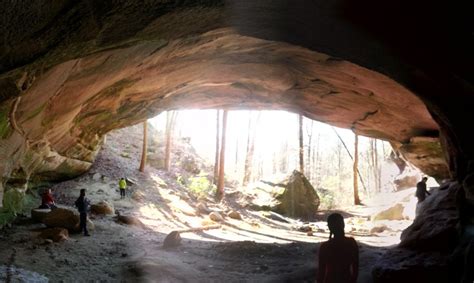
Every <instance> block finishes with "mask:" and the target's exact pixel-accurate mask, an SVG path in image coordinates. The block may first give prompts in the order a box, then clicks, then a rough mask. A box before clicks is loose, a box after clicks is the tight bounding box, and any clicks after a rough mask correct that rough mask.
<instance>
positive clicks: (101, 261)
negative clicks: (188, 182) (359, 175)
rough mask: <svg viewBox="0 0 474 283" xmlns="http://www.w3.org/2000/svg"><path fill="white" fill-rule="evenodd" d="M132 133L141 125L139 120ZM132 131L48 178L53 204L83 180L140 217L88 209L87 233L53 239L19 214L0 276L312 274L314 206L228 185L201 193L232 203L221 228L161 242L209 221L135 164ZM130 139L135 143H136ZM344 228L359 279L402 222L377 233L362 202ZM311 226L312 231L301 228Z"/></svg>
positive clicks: (318, 235) (323, 234) (3, 243)
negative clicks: (123, 191)
mask: <svg viewBox="0 0 474 283" xmlns="http://www.w3.org/2000/svg"><path fill="white" fill-rule="evenodd" d="M137 133H140V131H139V129H137ZM128 138H130V130H127V132H125V131H123V130H122V131H117V132H115V133H114V134H112V135H109V136H108V139H107V142H106V143H105V145H104V148H103V150H102V151H101V152H100V153H99V156H98V158H97V161H96V163H95V165H94V166H93V168H92V169H91V171H90V172H89V173H87V174H84V175H83V176H81V177H79V178H76V179H74V180H70V181H67V182H63V183H59V184H56V185H55V186H53V193H54V195H55V196H56V199H57V202H58V203H60V204H61V205H65V206H71V207H72V204H73V202H74V200H75V199H76V198H77V196H78V195H79V190H80V189H82V188H85V189H87V197H88V198H89V199H90V200H91V201H92V203H95V202H98V201H101V200H106V201H108V202H109V203H111V204H113V206H114V208H115V210H116V211H119V212H120V213H121V214H123V215H131V216H135V217H137V218H139V219H140V220H141V222H143V223H144V224H145V225H144V227H136V226H128V225H123V224H118V223H117V222H116V221H115V220H116V217H115V216H91V220H92V221H93V222H94V224H95V229H94V230H93V231H91V235H92V236H91V237H84V236H82V235H81V234H71V235H70V237H69V239H68V240H66V241H63V242H59V243H47V242H45V241H44V240H41V239H39V238H38V234H39V231H41V229H43V228H44V226H43V224H38V223H34V222H32V220H31V219H29V218H28V217H27V216H26V217H24V218H19V219H18V220H17V222H16V223H14V224H13V225H12V226H11V227H9V228H6V229H4V230H2V231H1V232H0V281H1V282H48V281H50V282H81V281H101V282H102V281H104V282H116V281H122V282H314V281H315V277H316V266H317V254H318V249H319V243H320V242H321V241H325V240H326V239H327V238H328V231H327V227H326V224H325V223H324V219H325V218H326V215H327V213H328V212H325V211H323V212H320V220H321V221H318V222H311V223H304V222H301V221H298V220H294V219H288V218H284V217H281V218H280V217H275V215H273V214H269V213H267V212H260V211H251V210H247V209H245V208H243V207H242V206H240V205H239V204H238V202H237V201H236V196H237V195H238V194H237V193H231V194H229V196H228V199H227V201H225V202H223V203H215V202H213V201H210V200H209V201H207V202H206V205H207V206H208V208H209V209H210V210H213V211H217V212H220V213H221V214H222V215H226V213H227V212H228V211H230V210H236V211H238V212H239V213H240V215H241V216H242V220H236V219H231V218H230V217H225V218H224V221H223V222H220V223H218V224H221V225H222V226H221V228H219V229H212V230H207V231H202V232H188V233H182V234H181V236H182V238H183V240H182V244H181V245H180V246H179V247H177V248H175V249H163V248H162V244H163V240H164V238H165V236H166V235H167V234H168V233H169V232H171V231H173V230H179V229H186V228H191V227H199V226H203V225H210V224H216V223H214V222H213V221H211V220H210V219H209V217H208V215H207V214H200V213H199V212H198V210H197V209H196V207H197V204H198V200H197V199H196V198H195V197H193V196H192V195H190V194H189V193H188V192H187V191H186V190H185V189H184V188H182V187H181V186H179V185H178V184H177V183H176V178H175V174H174V172H169V173H165V172H163V171H160V170H156V169H153V168H147V170H146V172H144V173H140V172H138V170H136V168H137V167H138V158H139V156H140V148H138V147H137V146H129V144H130V143H128V140H127V139H128ZM137 144H138V143H137ZM122 176H126V177H127V178H132V179H133V180H135V184H134V185H131V187H130V189H129V190H128V195H127V198H126V199H125V200H121V199H120V196H119V194H118V188H117V182H118V179H119V178H120V177H122ZM345 216H346V231H347V234H348V236H352V237H354V238H355V239H356V240H357V241H358V242H359V247H360V276H359V280H358V282H371V274H370V272H371V267H372V266H373V264H374V263H375V262H376V261H377V259H378V258H379V257H380V256H381V254H383V252H384V251H385V250H386V249H387V248H388V247H389V246H390V245H393V244H395V243H396V242H397V241H398V239H399V235H400V231H401V230H402V229H403V228H404V227H406V226H407V225H409V221H406V220H402V221H389V222H390V223H388V222H386V223H385V224H386V225H387V226H388V228H387V229H384V231H383V232H381V233H378V234H371V233H369V230H370V228H371V227H373V226H374V224H373V223H371V222H370V221H368V220H367V219H368V217H369V215H368V214H367V211H366V209H365V210H364V209H352V210H350V211H349V209H348V213H346V214H345ZM301 227H310V228H311V230H312V231H313V234H312V235H308V234H307V233H306V232H302V231H300V228H301Z"/></svg>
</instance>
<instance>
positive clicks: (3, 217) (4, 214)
mask: <svg viewBox="0 0 474 283" xmlns="http://www.w3.org/2000/svg"><path fill="white" fill-rule="evenodd" d="M14 219H15V214H14V213H12V212H10V211H1V212H0V227H3V226H5V224H7V223H10V222H12V221H13V220H14Z"/></svg>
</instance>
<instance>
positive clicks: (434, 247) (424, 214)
mask: <svg viewBox="0 0 474 283" xmlns="http://www.w3.org/2000/svg"><path fill="white" fill-rule="evenodd" d="M459 189H460V185H459V183H457V182H453V183H449V184H446V185H444V186H442V187H440V188H436V189H434V190H432V191H431V195H430V196H428V197H427V198H426V199H425V200H424V201H423V202H422V203H420V204H418V215H417V217H416V218H415V221H414V222H413V224H412V225H410V226H409V227H408V228H407V229H405V230H404V231H403V233H402V235H401V237H400V239H401V242H400V244H399V246H400V247H404V248H411V249H416V250H422V251H423V250H426V251H450V250H452V249H453V248H454V247H455V246H456V244H457V242H458V241H457V236H458V232H457V225H458V223H459V213H458V209H457V207H456V193H457V191H458V190H459Z"/></svg>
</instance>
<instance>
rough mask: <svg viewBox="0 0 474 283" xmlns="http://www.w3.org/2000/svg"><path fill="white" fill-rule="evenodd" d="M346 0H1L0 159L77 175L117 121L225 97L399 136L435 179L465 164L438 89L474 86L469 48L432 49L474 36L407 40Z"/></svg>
mask: <svg viewBox="0 0 474 283" xmlns="http://www.w3.org/2000/svg"><path fill="white" fill-rule="evenodd" d="M369 2H370V1H369ZM328 3H329V4H328ZM347 3H348V2H346V1H332V2H327V1H297V2H295V3H293V2H291V1H229V2H222V1H195V2H194V1H150V2H143V3H141V2H138V1H122V2H120V3H109V2H107V1H104V2H102V1H97V2H91V1H57V2H54V3H50V2H48V1H34V2H32V3H29V2H28V4H26V2H25V3H23V2H9V3H8V4H5V3H2V5H3V6H7V7H6V8H7V9H5V11H8V12H7V13H5V14H4V16H3V17H2V22H1V23H0V24H1V26H2V28H1V29H2V32H3V34H4V36H3V45H2V47H0V48H1V53H0V88H1V89H0V101H1V105H0V115H1V117H0V118H1V124H0V135H1V138H2V139H1V140H0V147H1V151H0V154H1V158H2V160H5V161H4V162H3V164H2V165H0V170H1V171H2V172H3V176H4V178H5V179H6V180H20V181H21V180H30V181H35V180H58V179H65V178H70V177H73V176H76V175H78V174H80V173H83V172H85V171H86V170H87V169H88V168H89V167H90V165H91V164H92V162H93V160H94V158H95V155H96V154H97V151H98V149H99V148H100V145H101V143H102V138H103V136H104V134H105V133H107V132H108V131H110V130H112V129H115V128H120V127H125V126H128V125H133V124H136V123H138V122H141V121H144V120H145V119H147V118H151V117H153V116H154V115H156V114H158V113H160V112H162V111H165V110H168V109H189V108H205V109H213V108H226V109H285V110H289V111H293V112H297V113H301V114H303V115H305V116H307V117H308V118H312V119H315V120H319V121H322V122H325V123H329V124H332V125H335V126H339V127H344V128H349V129H352V130H353V131H354V132H355V133H357V134H361V135H366V136H370V137H375V138H381V139H384V140H387V141H391V142H392V144H394V145H395V147H396V148H397V149H398V150H399V151H401V152H402V153H404V155H405V157H406V158H407V159H408V160H409V161H411V162H412V163H413V164H415V165H416V166H418V167H419V168H421V169H422V170H423V171H424V172H425V173H427V174H430V175H432V176H435V177H436V178H438V179H442V178H446V177H448V176H449V175H450V173H449V172H448V167H447V165H449V166H450V169H451V173H452V172H456V170H458V171H459V167H460V166H463V164H464V163H463V162H464V161H465V159H466V156H469V154H470V152H469V149H468V148H467V147H466V146H465V143H466V142H468V141H469V140H468V138H466V137H465V135H464V134H462V131H460V129H461V128H462V125H463V124H462V123H461V122H460V119H461V118H460V117H459V115H454V114H453V113H455V114H456V113H458V114H459V111H455V106H456V105H457V104H455V103H454V102H453V101H451V100H449V101H447V100H445V96H442V94H441V92H444V91H445V90H446V89H447V88H448V87H450V90H451V91H453V96H454V97H457V99H458V100H460V101H462V99H464V98H466V99H467V98H468V97H470V96H469V95H472V93H471V90H472V84H471V82H472V81H470V79H471V78H470V77H469V73H468V72H467V71H466V70H467V68H466V66H465V64H467V63H469V60H471V59H470V58H469V56H467V57H466V58H464V60H465V61H466V62H464V61H462V62H457V63H453V62H456V61H455V60H452V59H453V58H451V59H449V58H446V57H443V56H438V57H436V58H437V59H438V61H437V63H438V64H439V66H440V67H446V68H448V67H449V68H450V69H447V70H450V71H447V70H444V71H443V70H440V69H439V68H438V69H436V70H432V69H430V68H429V67H430V66H432V64H433V62H431V61H428V60H427V59H429V58H432V57H430V56H434V55H435V54H437V53H436V51H438V50H439V49H440V48H444V49H446V48H449V51H452V52H453V53H452V54H451V55H452V56H453V57H455V58H457V57H458V56H461V55H463V54H465V51H466V50H465V48H466V46H459V47H456V46H457V45H454V47H453V46H451V45H447V44H446V43H444V42H443V45H440V46H436V47H433V48H431V49H429V50H424V47H426V46H425V45H426V44H427V43H429V39H430V36H431V34H428V35H424V36H425V38H423V36H421V40H420V39H418V38H416V37H414V35H413V34H412V32H413V31H412V30H407V31H406V33H407V38H408V39H411V40H412V42H409V43H407V42H404V43H403V44H404V45H403V48H399V44H400V42H398V41H396V39H398V38H399V37H401V35H400V34H399V33H397V32H398V29H396V30H395V29H394V27H393V26H392V25H388V26H387V30H388V31H390V32H392V33H393V37H394V38H391V37H387V36H386V35H380V30H379V29H380V28H381V27H380V26H376V27H374V28H372V29H370V28H367V25H368V23H367V21H366V20H361V18H360V17H358V16H357V15H359V14H358V13H362V14H363V13H364V11H363V10H360V9H361V7H352V5H351V4H347ZM362 3H366V2H362ZM366 4H367V3H366ZM362 6H363V5H362ZM351 11H355V12H356V13H355V12H354V13H355V14H354V13H353V12H351ZM366 12H367V11H366ZM362 19H364V18H362ZM375 20H381V19H380V16H376V17H375ZM389 20H390V18H389ZM412 20H413V19H412V18H411V15H408V17H407V21H408V22H409V23H410V21H412ZM405 25H406V23H405V24H403V25H402V27H401V28H405ZM422 28H425V26H424V25H423V26H422ZM395 31H397V32H395ZM443 32H444V30H441V31H440V34H441V35H444V34H443ZM461 35H462V34H461ZM461 35H459V36H461ZM456 36H458V35H451V39H452V40H454V41H455V40H457V37H456ZM423 40H426V41H427V42H425V41H423ZM420 42H421V43H423V44H424V45H423V44H421V43H420ZM417 44H420V45H417ZM405 45H407V46H408V47H410V46H411V48H412V49H413V52H411V53H410V52H408V50H410V49H409V48H408V47H406V46H405ZM456 48H458V49H456ZM417 54H418V55H419V56H415V55H417ZM438 55H439V54H438ZM413 58H415V59H413ZM453 64H457V65H453ZM443 72H444V73H443ZM442 75H446V76H447V77H446V80H444V81H440V82H439V83H438V80H437V79H438V78H439V77H440V76H442ZM465 101H466V103H470V101H468V100H465ZM467 113H468V112H467V111H466V115H467V117H468V118H469V115H471V117H470V118H472V114H467ZM440 133H441V134H442V138H441V143H440V139H439V137H440ZM442 146H443V147H444V148H445V150H444V152H445V153H446V152H447V153H448V154H447V155H445V154H443V150H442ZM446 149H448V150H446ZM460 152H461V153H463V154H462V155H460V154H459V153H460ZM446 162H448V164H447V163H446Z"/></svg>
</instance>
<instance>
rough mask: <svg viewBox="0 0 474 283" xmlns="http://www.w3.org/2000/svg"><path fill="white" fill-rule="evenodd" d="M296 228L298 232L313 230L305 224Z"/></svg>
mask: <svg viewBox="0 0 474 283" xmlns="http://www.w3.org/2000/svg"><path fill="white" fill-rule="evenodd" d="M296 230H298V231H300V232H310V231H313V228H311V227H310V226H308V225H305V226H300V227H298V228H297V229H296Z"/></svg>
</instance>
